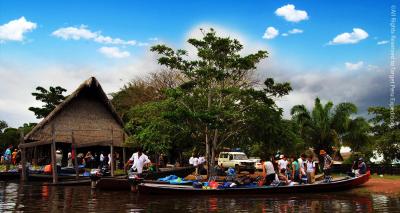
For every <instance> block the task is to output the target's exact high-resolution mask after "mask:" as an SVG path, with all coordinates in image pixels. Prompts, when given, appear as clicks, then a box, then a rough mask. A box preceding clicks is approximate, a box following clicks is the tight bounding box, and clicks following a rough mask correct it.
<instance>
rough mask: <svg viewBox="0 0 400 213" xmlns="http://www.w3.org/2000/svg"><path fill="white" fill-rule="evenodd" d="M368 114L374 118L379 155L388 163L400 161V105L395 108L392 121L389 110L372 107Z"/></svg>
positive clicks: (374, 132) (372, 121) (373, 130)
mask: <svg viewBox="0 0 400 213" xmlns="http://www.w3.org/2000/svg"><path fill="white" fill-rule="evenodd" d="M368 113H369V114H371V115H372V116H373V117H372V118H371V119H370V122H371V123H372V124H373V125H372V128H371V129H372V133H373V135H374V139H375V148H376V150H377V151H378V153H379V154H382V155H383V158H384V161H385V162H386V163H391V162H392V161H393V160H400V105H396V106H395V107H394V109H393V114H392V119H391V110H390V109H389V108H385V107H370V108H369V109H368Z"/></svg>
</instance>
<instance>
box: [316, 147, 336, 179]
mask: <svg viewBox="0 0 400 213" xmlns="http://www.w3.org/2000/svg"><path fill="white" fill-rule="evenodd" d="M319 154H320V155H321V156H322V157H323V158H324V169H323V170H324V176H325V177H327V176H330V175H331V166H332V164H333V159H332V158H331V156H329V155H328V154H327V153H326V152H325V150H323V149H322V150H320V151H319Z"/></svg>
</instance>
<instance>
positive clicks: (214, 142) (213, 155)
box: [210, 129, 218, 176]
mask: <svg viewBox="0 0 400 213" xmlns="http://www.w3.org/2000/svg"><path fill="white" fill-rule="evenodd" d="M217 140H218V129H216V130H215V131H214V138H213V141H212V147H211V164H210V165H211V168H214V166H215V151H216V149H217ZM211 171H213V170H211ZM213 175H215V174H213V173H211V176H213Z"/></svg>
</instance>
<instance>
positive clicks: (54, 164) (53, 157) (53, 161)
mask: <svg viewBox="0 0 400 213" xmlns="http://www.w3.org/2000/svg"><path fill="white" fill-rule="evenodd" d="M51 141H52V143H51V170H52V172H53V183H58V175H57V162H56V133H55V129H54V124H53V125H51Z"/></svg>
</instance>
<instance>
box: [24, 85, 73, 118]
mask: <svg viewBox="0 0 400 213" xmlns="http://www.w3.org/2000/svg"><path fill="white" fill-rule="evenodd" d="M36 91H38V92H33V93H32V95H33V96H35V98H36V100H38V101H41V102H43V103H44V105H43V106H42V107H29V110H30V111H32V112H33V113H35V116H36V118H38V119H39V118H44V117H46V116H47V115H48V114H50V112H51V111H53V109H54V108H56V106H57V105H58V104H60V103H61V102H62V101H63V100H64V99H65V98H66V97H65V96H64V95H63V94H62V93H63V92H66V91H67V90H66V89H64V88H62V87H60V86H57V87H50V88H49V90H47V89H45V88H43V87H40V86H39V87H36Z"/></svg>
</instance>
